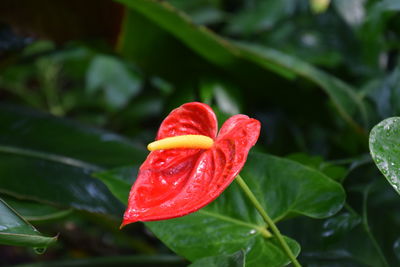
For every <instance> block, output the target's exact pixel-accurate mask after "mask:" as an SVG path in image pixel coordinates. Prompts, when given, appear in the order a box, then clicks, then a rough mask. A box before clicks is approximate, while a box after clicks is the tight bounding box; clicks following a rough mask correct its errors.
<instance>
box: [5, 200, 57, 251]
mask: <svg viewBox="0 0 400 267" xmlns="http://www.w3.org/2000/svg"><path fill="white" fill-rule="evenodd" d="M56 240H57V237H46V236H43V235H42V234H41V233H40V232H39V231H37V230H36V229H35V228H34V227H33V226H32V225H31V224H29V223H28V222H27V221H25V220H24V219H23V218H22V217H21V216H20V215H19V214H18V213H17V212H16V211H15V210H13V209H12V208H11V207H10V206H9V205H7V204H6V203H5V202H4V200H2V199H1V198H0V244H3V245H12V246H30V247H37V248H46V247H47V246H49V245H50V244H52V243H53V242H55V241H56Z"/></svg>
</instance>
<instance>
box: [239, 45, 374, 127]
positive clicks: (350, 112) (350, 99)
mask: <svg viewBox="0 0 400 267" xmlns="http://www.w3.org/2000/svg"><path fill="white" fill-rule="evenodd" d="M236 45H237V46H238V47H241V48H242V53H243V55H244V57H247V58H249V59H250V60H252V61H253V62H254V63H256V64H258V65H260V66H262V67H264V68H266V69H268V68H271V66H273V68H272V69H274V68H275V69H277V70H278V69H286V70H287V71H291V72H292V73H293V74H294V75H298V76H300V77H303V78H304V79H306V80H309V81H311V82H313V83H315V84H317V85H318V86H320V88H321V89H322V90H323V91H324V92H325V93H326V94H327V95H328V96H329V97H330V99H331V101H332V102H333V104H334V105H335V107H336V109H337V110H338V112H339V114H340V115H341V116H342V118H343V119H345V120H346V121H347V122H348V123H349V124H350V125H351V126H352V127H353V128H355V129H358V130H360V129H359V126H358V124H357V123H356V121H355V120H354V118H353V117H352V116H354V115H357V116H360V119H361V120H362V122H363V123H364V124H367V113H366V107H365V104H364V103H363V101H362V99H361V97H360V96H359V95H358V94H357V93H356V90H355V88H353V87H352V86H350V85H348V84H346V83H345V82H343V81H342V80H340V79H338V78H336V77H334V76H331V75H330V74H328V73H326V72H323V71H321V70H319V69H317V68H315V67H314V66H313V65H311V64H309V63H307V62H304V61H302V60H300V59H297V58H295V57H293V56H290V55H286V54H284V53H282V52H279V51H277V50H274V49H270V48H267V47H262V46H259V45H255V44H246V43H242V42H236Z"/></svg>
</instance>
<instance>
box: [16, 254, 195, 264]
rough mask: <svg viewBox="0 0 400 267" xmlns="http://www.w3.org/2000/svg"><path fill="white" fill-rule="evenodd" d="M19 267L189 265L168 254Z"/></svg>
mask: <svg viewBox="0 0 400 267" xmlns="http://www.w3.org/2000/svg"><path fill="white" fill-rule="evenodd" d="M18 266H19V267H93V266H97V267H100V266H103V267H109V266H119V267H123V266H126V267H131V266H146V267H183V266H187V263H186V262H185V261H184V260H183V259H182V258H180V257H178V256H175V255H168V254H165V255H163V254H158V255H129V256H104V257H88V258H82V259H72V260H71V259H69V260H68V259H67V260H56V261H45V262H35V263H28V264H23V265H18Z"/></svg>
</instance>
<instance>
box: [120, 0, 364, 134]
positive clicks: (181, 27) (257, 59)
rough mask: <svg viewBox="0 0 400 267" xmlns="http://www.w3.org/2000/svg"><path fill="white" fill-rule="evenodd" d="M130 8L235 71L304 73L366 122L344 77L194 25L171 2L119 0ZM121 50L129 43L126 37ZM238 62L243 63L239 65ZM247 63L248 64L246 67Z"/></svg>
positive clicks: (344, 110)
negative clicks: (252, 69) (249, 68)
mask: <svg viewBox="0 0 400 267" xmlns="http://www.w3.org/2000/svg"><path fill="white" fill-rule="evenodd" d="M118 1H119V2H121V3H123V4H125V5H126V6H128V7H129V8H131V9H133V10H135V11H137V12H139V13H140V14H142V15H144V16H145V17H147V18H148V19H149V20H151V21H153V22H154V23H155V24H157V25H159V27H161V28H162V29H164V30H165V31H167V32H169V33H171V34H172V35H174V36H175V37H176V38H178V39H179V40H180V41H182V42H183V43H184V44H185V45H186V46H188V47H189V48H191V49H192V50H193V51H195V52H196V53H198V54H199V55H201V56H202V57H203V58H205V59H206V60H208V61H209V62H211V63H213V64H215V65H217V66H219V67H222V68H223V69H225V70H227V71H229V72H230V73H232V74H234V75H243V69H244V68H246V67H247V66H251V67H261V68H263V69H264V70H266V71H268V72H274V73H277V74H278V75H281V76H283V77H285V78H288V79H293V78H295V77H296V76H300V77H302V78H305V79H306V80H309V81H311V82H313V83H315V84H316V85H318V86H319V87H320V88H321V89H322V90H323V91H324V92H325V93H326V94H327V95H328V96H329V97H330V98H331V100H332V102H333V103H334V105H335V107H336V108H337V110H338V112H339V114H340V115H341V116H342V117H343V118H344V119H345V120H346V121H347V122H348V123H349V124H350V125H351V126H353V127H354V128H356V129H357V130H359V131H360V127H359V126H358V124H357V123H356V121H355V120H354V116H359V117H360V118H361V119H362V120H363V122H364V123H366V112H365V107H364V103H363V102H362V99H361V98H360V96H359V95H357V94H356V93H355V89H354V88H352V87H351V86H350V85H348V84H346V83H344V82H343V81H341V80H339V79H337V78H335V77H333V76H331V75H329V74H328V73H325V72H323V71H321V70H318V69H316V68H314V67H313V66H312V65H310V64H307V63H306V62H303V61H301V60H299V59H296V58H294V57H291V56H289V55H285V54H283V53H281V52H278V51H275V50H272V49H267V48H260V47H256V46H254V45H247V44H246V45H245V44H239V43H233V42H230V41H228V40H226V39H224V38H222V37H220V36H218V35H216V34H215V33H213V32H212V31H210V30H208V29H207V28H205V27H203V26H196V25H194V24H193V23H192V22H191V21H190V19H189V18H188V16H186V15H185V14H183V13H181V12H179V11H178V10H176V9H175V8H174V7H173V6H171V5H170V4H168V3H167V2H159V1H155V0H118ZM121 40H122V42H121V44H120V48H121V50H124V49H125V48H124V46H128V45H129V42H125V40H124V39H123V38H122V39H121ZM235 66H240V68H236V67H235ZM244 66H246V67H244Z"/></svg>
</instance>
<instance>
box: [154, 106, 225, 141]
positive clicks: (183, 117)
mask: <svg viewBox="0 0 400 267" xmlns="http://www.w3.org/2000/svg"><path fill="white" fill-rule="evenodd" d="M217 130H218V123H217V118H216V116H215V114H214V112H213V110H212V109H211V108H210V107H209V106H208V105H206V104H203V103H200V102H191V103H186V104H184V105H182V106H180V107H179V108H176V109H174V110H173V111H171V113H170V114H169V115H168V116H167V117H166V118H165V119H164V121H163V122H162V123H161V126H160V129H159V130H158V134H157V138H156V139H157V140H160V139H163V138H166V137H171V136H179V135H186V134H200V135H206V136H208V137H211V138H213V139H214V138H215V136H216V135H217Z"/></svg>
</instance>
